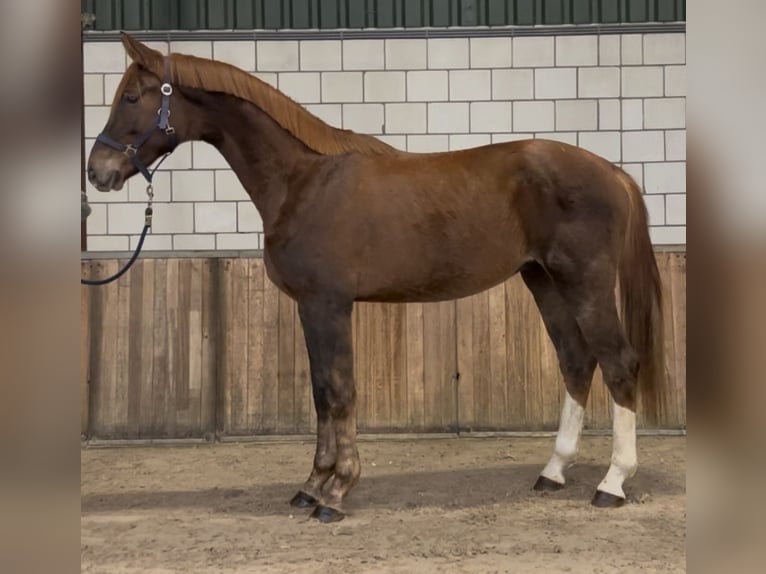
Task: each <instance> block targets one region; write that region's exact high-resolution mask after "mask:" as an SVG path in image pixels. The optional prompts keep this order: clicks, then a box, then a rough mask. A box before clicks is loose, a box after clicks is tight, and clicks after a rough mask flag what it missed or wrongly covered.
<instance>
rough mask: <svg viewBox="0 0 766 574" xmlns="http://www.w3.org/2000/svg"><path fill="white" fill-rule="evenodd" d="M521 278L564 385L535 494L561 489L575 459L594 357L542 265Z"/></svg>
mask: <svg viewBox="0 0 766 574" xmlns="http://www.w3.org/2000/svg"><path fill="white" fill-rule="evenodd" d="M521 276H522V279H523V280H524V283H525V284H526V285H527V287H528V288H529V290H530V291H531V292H532V296H533V297H534V299H535V302H536V303H537V306H538V308H539V310H540V314H541V315H542V318H543V323H544V324H545V328H546V331H547V332H548V336H549V337H550V339H551V341H552V342H553V346H554V347H555V349H556V354H557V356H558V359H559V368H560V369H561V373H562V375H563V376H564V383H565V385H566V397H565V398H564V405H563V407H562V410H561V418H560V421H559V429H558V433H557V434H556V443H555V447H554V450H553V454H552V455H551V458H550V460H549V461H548V464H547V465H546V466H545V468H544V469H543V470H542V472H541V473H540V476H539V477H538V479H537V482H536V483H535V485H534V489H535V490H537V491H555V490H559V489H561V488H563V486H564V484H565V482H566V481H565V478H564V471H565V470H566V469H567V468H569V467H570V466H571V465H572V463H573V462H574V460H575V458H576V457H577V451H578V447H579V442H580V435H581V433H582V427H583V420H584V417H585V405H586V403H587V400H588V394H589V392H590V387H591V383H592V381H593V373H594V371H595V369H596V358H595V357H594V356H593V355H592V353H591V352H590V350H589V348H588V345H587V343H586V342H585V338H584V337H583V335H582V332H581V331H580V328H579V327H578V325H577V322H576V321H575V318H574V315H572V313H571V311H570V310H569V308H568V306H567V303H566V301H565V300H564V299H563V298H562V296H561V295H560V294H559V292H558V291H557V289H556V287H555V285H554V283H553V280H552V279H551V278H550V276H549V275H548V274H547V273H546V271H545V270H544V269H543V268H542V266H540V265H539V264H537V263H533V264H528V265H527V266H525V267H524V268H523V269H522V270H521Z"/></svg>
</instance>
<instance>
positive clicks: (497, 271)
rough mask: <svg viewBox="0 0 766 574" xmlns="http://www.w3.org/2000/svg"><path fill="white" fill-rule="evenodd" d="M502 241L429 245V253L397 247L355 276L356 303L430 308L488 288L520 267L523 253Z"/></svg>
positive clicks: (424, 249)
mask: <svg viewBox="0 0 766 574" xmlns="http://www.w3.org/2000/svg"><path fill="white" fill-rule="evenodd" d="M501 237H502V234H501ZM505 239H506V241H502V239H500V238H493V239H492V240H490V241H487V240H485V239H481V238H478V237H477V238H476V239H474V240H472V239H471V238H470V237H464V238H463V239H462V240H460V241H444V242H441V243H440V242H434V243H433V244H432V245H431V246H430V247H426V246H424V245H419V244H409V245H406V244H403V245H402V249H401V250H395V249H392V250H390V251H389V252H388V253H386V254H384V253H381V254H379V256H378V257H370V258H369V259H368V265H365V266H364V267H365V268H366V269H365V271H364V272H360V274H359V281H358V288H359V289H358V296H357V300H360V301H370V302H372V301H375V302H436V301H445V300H450V299H458V298H461V297H467V296H469V295H473V294H475V293H479V292H481V291H484V290H486V289H489V288H491V287H494V286H495V285H497V284H499V283H502V282H503V281H505V280H506V279H508V278H509V277H511V276H512V275H514V274H515V273H516V272H518V270H519V268H520V267H521V265H523V264H524V262H525V261H526V258H525V256H524V254H523V250H522V249H519V248H518V246H514V245H513V244H512V243H511V242H510V238H508V237H507V236H505Z"/></svg>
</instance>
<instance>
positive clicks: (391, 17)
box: [372, 0, 396, 28]
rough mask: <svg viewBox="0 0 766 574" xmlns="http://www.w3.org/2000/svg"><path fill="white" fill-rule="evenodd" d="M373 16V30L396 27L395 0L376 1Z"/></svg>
mask: <svg viewBox="0 0 766 574" xmlns="http://www.w3.org/2000/svg"><path fill="white" fill-rule="evenodd" d="M373 14H374V20H373V23H372V25H373V26H374V27H375V28H393V27H394V26H396V2H395V0H376V1H375V7H374V12H373Z"/></svg>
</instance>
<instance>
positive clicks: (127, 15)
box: [81, 0, 686, 31]
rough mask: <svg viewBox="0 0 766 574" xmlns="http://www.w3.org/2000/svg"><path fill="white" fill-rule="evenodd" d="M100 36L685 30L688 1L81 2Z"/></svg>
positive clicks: (275, 0) (120, 0)
mask: <svg viewBox="0 0 766 574" xmlns="http://www.w3.org/2000/svg"><path fill="white" fill-rule="evenodd" d="M81 10H82V11H83V12H89V13H93V14H95V15H96V22H95V25H94V28H95V29H96V30H105V31H108V30H163V31H164V30H255V29H258V30H279V29H289V30H304V29H333V28H352V29H366V28H394V27H396V28H399V27H403V28H423V27H435V28H445V27H448V26H540V25H546V26H550V25H567V24H611V23H650V22H683V21H685V19H686V0H81Z"/></svg>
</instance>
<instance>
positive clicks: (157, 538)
mask: <svg viewBox="0 0 766 574" xmlns="http://www.w3.org/2000/svg"><path fill="white" fill-rule="evenodd" d="M552 447H553V438H544V439H540V438H500V439H497V438H491V439H487V438H484V439H465V438H463V439H423V440H408V441H394V440H386V441H374V442H373V441H360V444H359V448H360V455H361V457H362V465H363V467H362V479H361V480H360V482H359V484H358V485H357V487H356V488H355V489H354V490H353V491H352V494H351V496H350V498H349V501H348V508H347V510H348V511H349V512H350V515H349V517H348V518H346V519H345V520H344V521H342V522H339V523H335V524H331V525H322V524H320V523H318V522H316V521H314V520H309V519H308V514H309V513H308V511H301V510H298V509H294V508H292V507H290V506H289V505H288V504H287V501H288V500H289V499H290V498H291V497H292V495H293V494H294V493H295V491H296V489H297V488H298V487H299V485H300V484H301V483H302V481H303V480H304V479H305V478H306V476H307V473H308V471H309V469H310V463H311V459H312V456H313V444H312V443H309V442H305V443H304V442H294V443H279V444H263V443H261V444H225V445H215V446H199V447H151V448H113V449H86V450H84V451H83V452H82V543H81V544H82V546H81V556H82V571H83V572H86V573H99V574H100V573H104V574H136V573H139V572H140V573H142V574H144V573H153V574H155V573H156V574H160V573H162V574H170V573H184V574H213V573H215V574H233V573H236V574H244V573H259V574H274V573H286V572H311V573H315V572H326V573H330V574H336V573H354V574H357V573H368V572H376V573H377V572H381V573H392V574H398V573H407V574H410V573H412V574H415V573H418V574H420V573H423V574H429V573H437V572H438V573H439V574H447V573H452V572H459V573H462V572H466V573H468V572H470V573H472V574H484V573H505V572H508V573H512V574H525V573H528V572H536V573H545V574H550V573H557V572H570V573H574V574H578V573H588V574H599V573H607V572H610V573H611V572H620V573H630V572H685V530H686V508H685V499H686V493H685V451H686V439H685V438H681V437H662V438H660V437H657V438H654V437H652V438H648V437H646V438H639V445H638V447H639V464H640V466H639V470H638V474H637V475H636V476H635V477H634V478H633V479H632V480H631V481H629V482H628V484H627V485H626V493H627V495H628V504H626V505H625V506H624V507H623V508H620V509H616V510H600V509H597V508H594V507H592V506H591V505H590V498H591V496H592V494H593V491H594V489H595V487H596V485H597V484H598V482H599V481H600V480H601V478H602V477H603V475H604V473H605V472H606V468H607V466H608V462H609V456H610V449H611V439H609V438H603V437H587V436H586V437H584V438H583V444H582V448H581V453H580V458H579V461H578V463H577V464H576V465H575V466H574V467H573V468H572V469H570V471H569V474H568V483H567V487H566V488H565V489H564V490H562V491H560V492H557V493H554V494H539V493H536V492H534V491H532V490H531V486H532V484H533V483H534V481H535V479H536V477H537V474H538V473H539V472H540V470H541V469H542V467H543V466H544V464H545V462H546V461H547V459H548V456H549V455H550V452H551V449H552Z"/></svg>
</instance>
